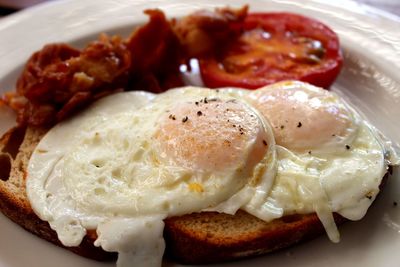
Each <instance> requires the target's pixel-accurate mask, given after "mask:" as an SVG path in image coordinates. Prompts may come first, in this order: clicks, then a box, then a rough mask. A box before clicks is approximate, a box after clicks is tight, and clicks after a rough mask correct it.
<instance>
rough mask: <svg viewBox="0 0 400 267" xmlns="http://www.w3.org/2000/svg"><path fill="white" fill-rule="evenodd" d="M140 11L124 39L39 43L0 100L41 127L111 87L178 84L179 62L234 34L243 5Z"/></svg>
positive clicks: (159, 87)
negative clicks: (138, 22)
mask: <svg viewBox="0 0 400 267" xmlns="http://www.w3.org/2000/svg"><path fill="white" fill-rule="evenodd" d="M145 13H146V14H147V15H149V17H150V20H149V22H148V23H147V24H145V25H143V26H141V27H139V28H137V29H136V30H135V31H134V32H133V34H132V35H131V36H130V37H129V38H128V39H126V40H123V39H122V38H121V37H118V36H114V37H108V36H106V35H104V34H102V35H101V36H100V38H99V40H97V41H94V42H91V43H89V44H88V46H87V47H85V48H84V49H83V50H81V51H80V50H78V49H75V48H73V47H71V46H69V45H67V44H50V45H46V46H44V47H43V48H42V49H41V50H40V51H38V52H36V53H34V54H33V55H32V56H31V57H30V59H29V60H28V62H27V64H26V66H25V68H24V70H23V72H22V74H21V76H20V78H19V79H18V81H17V86H16V92H12V93H6V94H5V95H3V97H2V101H1V102H3V103H6V104H7V105H9V106H10V107H12V108H13V109H14V110H16V111H17V113H18V116H17V118H18V122H19V123H21V124H30V125H46V124H53V123H56V122H58V121H60V120H63V119H65V118H67V117H68V116H70V115H71V114H72V113H74V112H76V111H77V110H79V109H80V108H82V107H84V106H86V105H88V104H89V103H90V102H92V101H94V100H96V99H98V98H99V97H101V96H104V95H107V94H110V93H113V92H115V91H121V90H146V91H150V92H155V93H158V92H162V91H165V90H167V89H169V88H172V87H177V86H182V85H183V81H182V79H181V77H180V72H179V66H180V64H182V63H183V62H185V61H186V60H187V59H189V58H190V57H193V56H197V55H200V54H202V53H210V51H213V50H214V49H216V48H217V44H218V47H220V46H221V43H222V44H223V43H225V42H228V41H229V39H230V38H233V37H234V36H237V35H238V33H239V32H240V29H241V27H240V23H241V22H242V21H243V19H244V17H245V16H246V14H247V7H243V8H241V9H237V10H234V9H229V8H223V9H217V10H216V11H215V12H209V11H199V12H196V13H194V14H192V15H189V16H187V17H185V18H182V19H179V20H173V21H172V22H170V21H168V20H167V19H166V17H165V15H164V13H163V12H162V11H160V10H156V9H155V10H146V11H145Z"/></svg>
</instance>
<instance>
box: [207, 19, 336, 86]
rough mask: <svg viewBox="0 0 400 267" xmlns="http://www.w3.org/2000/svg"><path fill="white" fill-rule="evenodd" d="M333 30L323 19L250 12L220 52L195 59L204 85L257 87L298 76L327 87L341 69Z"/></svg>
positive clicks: (299, 78)
mask: <svg viewBox="0 0 400 267" xmlns="http://www.w3.org/2000/svg"><path fill="white" fill-rule="evenodd" d="M341 65H342V56H341V53H340V49H339V41H338V38H337V36H336V34H335V33H334V32H333V31H332V30H330V29H329V28H328V27H327V26H325V25H323V24H322V23H320V22H318V21H315V20H313V19H310V18H306V17H303V16H301V15H297V14H291V13H260V14H258V13H253V14H249V15H248V16H247V18H246V20H245V22H244V32H243V34H242V35H241V36H240V37H239V38H238V39H237V40H235V41H234V42H232V43H231V44H229V45H227V46H226V49H224V50H223V52H221V53H219V54H216V55H211V56H207V57H204V58H200V70H201V75H202V78H203V81H204V83H205V85H207V86H208V87H213V88H214V87H222V86H235V87H243V88H250V89H251V88H259V87H261V86H264V85H267V84H271V83H275V82H277V81H282V80H301V81H305V82H309V83H311V84H314V85H317V86H320V87H324V88H328V87H329V86H330V85H331V84H332V83H333V81H334V80H335V79H336V76H337V75H338V74H339V72H340V68H341Z"/></svg>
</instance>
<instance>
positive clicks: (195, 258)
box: [0, 127, 345, 264]
mask: <svg viewBox="0 0 400 267" xmlns="http://www.w3.org/2000/svg"><path fill="white" fill-rule="evenodd" d="M47 130H48V129H46V128H39V127H28V128H24V127H15V128H13V129H11V130H9V131H8V132H7V133H6V134H5V135H4V136H3V137H2V138H1V139H0V210H1V211H2V212H3V213H4V214H5V215H6V216H7V217H9V218H10V219H11V220H12V221H14V222H15V223H17V224H19V225H20V226H21V227H23V228H25V229H26V230H28V231H30V232H32V233H33V234H35V235H37V236H39V237H41V238H43V239H45V240H47V241H50V242H52V243H54V244H56V245H58V246H61V247H64V246H63V245H62V244H61V243H60V241H59V240H58V238H57V234H56V233H55V231H53V230H52V229H51V228H50V226H49V224H48V223H47V222H44V221H42V220H40V219H39V218H38V217H37V216H36V215H35V213H34V212H33V210H32V208H31V206H30V204H29V200H28V199H27V195H26V190H25V178H26V169H27V165H28V162H29V158H30V156H31V154H32V152H33V150H34V149H35V147H36V145H37V144H38V142H39V141H40V139H41V138H42V137H43V135H44V134H45V133H46V132H47ZM334 217H335V221H336V223H338V224H339V223H342V222H344V221H345V219H344V218H343V217H341V216H339V215H337V214H334ZM324 232H325V230H324V228H323V226H322V224H321V222H320V221H319V219H318V217H317V216H316V215H315V214H309V215H291V216H286V217H283V218H281V219H277V220H274V221H272V222H268V223H267V222H264V221H262V220H260V219H258V218H256V217H254V216H252V215H249V214H248V213H246V212H243V211H239V212H238V213H237V214H236V215H227V214H220V213H215V212H202V213H194V214H188V215H184V216H180V217H172V218H168V219H166V220H165V230H164V236H165V240H166V243H167V255H168V256H170V257H172V258H173V259H175V260H177V261H179V262H181V263H187V264H201V263H212V262H222V261H230V260H234V259H238V258H244V257H250V256H255V255H260V254H264V253H267V252H271V251H274V250H277V249H281V248H285V247H289V246H291V245H293V244H295V243H298V242H301V241H305V240H308V239H311V238H313V237H315V236H317V235H320V234H322V233H324ZM95 239H96V233H94V232H91V233H89V234H88V235H87V236H86V237H85V239H84V240H83V242H82V244H81V245H80V246H79V247H64V248H66V249H68V250H70V251H72V252H75V253H77V254H79V255H82V256H84V257H88V258H91V259H95V260H100V261H105V260H110V259H114V258H115V256H116V254H115V253H109V252H105V251H103V250H102V249H101V248H97V247H95V246H94V245H93V242H94V240H95Z"/></svg>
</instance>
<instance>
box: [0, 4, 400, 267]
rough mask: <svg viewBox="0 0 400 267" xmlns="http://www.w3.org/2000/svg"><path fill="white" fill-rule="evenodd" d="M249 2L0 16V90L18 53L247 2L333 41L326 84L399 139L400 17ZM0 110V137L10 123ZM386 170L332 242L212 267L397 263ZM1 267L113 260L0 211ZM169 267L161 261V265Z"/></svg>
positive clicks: (69, 7) (88, 265)
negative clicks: (335, 57)
mask: <svg viewBox="0 0 400 267" xmlns="http://www.w3.org/2000/svg"><path fill="white" fill-rule="evenodd" d="M331 2H333V3H329V4H328V3H324V1H318V0H310V1H296V0H293V1H291V0H258V1H254V2H253V3H252V2H250V1H247V2H246V1H244V0H219V1H214V0H203V1H198V0H173V1H161V0H119V1H116V0H91V1H79V2H78V1H55V2H51V3H48V4H44V5H39V6H36V7H34V8H31V9H27V10H24V11H22V12H19V13H16V14H14V15H11V16H8V17H6V18H2V19H0V92H4V91H5V90H11V89H13V88H14V84H15V81H16V78H17V76H18V74H19V72H20V71H21V68H22V66H23V64H24V62H25V61H26V60H27V58H28V57H29V56H30V55H31V54H32V53H33V52H34V51H35V50H38V49H40V48H41V47H42V46H43V45H44V44H46V43H50V42H68V43H71V44H73V45H75V46H77V47H82V46H84V44H85V43H87V42H88V41H89V40H93V39H95V38H96V36H97V35H98V34H99V33H100V32H107V33H110V34H120V35H124V36H128V35H129V33H130V32H131V31H132V29H133V28H134V27H135V26H136V25H139V24H142V23H144V22H145V21H146V20H147V18H146V17H145V16H144V15H143V14H142V10H144V9H146V8H156V7H157V8H161V9H162V10H163V11H165V12H166V14H167V15H168V16H169V17H177V16H183V15H185V14H188V12H190V11H192V10H196V9H199V8H208V9H212V8H214V7H215V6H217V5H218V6H223V5H228V4H229V5H231V6H240V5H242V4H245V3H249V4H250V8H251V10H252V11H291V12H297V13H301V14H305V15H308V16H311V17H314V18H316V19H318V20H321V21H323V22H325V23H326V24H328V25H329V26H330V27H332V28H333V29H334V30H335V31H336V32H337V33H338V34H339V37H340V39H341V43H342V47H343V52H344V57H345V64H344V68H343V71H342V73H341V74H340V76H339V78H338V80H337V81H336V82H335V84H334V86H333V88H332V89H333V90H334V91H337V92H339V93H340V94H341V95H342V96H344V97H345V98H347V99H349V100H350V102H352V103H353V104H354V105H355V106H357V107H358V109H359V110H361V111H362V112H363V113H364V114H365V115H366V117H367V118H368V119H369V120H370V121H371V122H372V123H373V124H374V125H376V126H377V128H379V129H380V130H381V131H382V132H383V133H385V135H387V136H388V137H389V138H390V139H392V140H393V141H394V142H400V126H399V124H398V119H399V118H400V76H399V75H398V73H400V31H398V28H399V26H400V19H399V18H398V17H396V16H393V15H390V14H388V13H384V12H382V11H379V10H376V9H373V8H370V7H367V6H363V5H359V4H356V3H353V2H349V1H345V0H343V1H341V0H339V1H331ZM12 121H13V119H12V116H11V115H10V113H9V112H7V111H6V110H4V109H1V110H0V133H2V132H4V131H5V130H6V129H7V128H8V127H9V126H10V125H11V124H12ZM399 178H400V177H399V173H398V172H395V174H394V176H393V177H391V179H390V180H389V182H388V184H387V186H386V187H385V189H384V191H383V192H382V194H381V195H380V196H379V198H378V199H377V200H376V202H375V204H374V205H373V206H372V207H371V208H370V210H369V212H368V214H367V215H366V217H365V218H364V219H363V220H362V221H359V222H354V223H353V222H352V223H347V224H345V225H344V226H342V227H341V228H340V232H341V236H342V239H341V242H340V243H339V244H333V243H331V242H330V241H329V240H328V238H327V237H326V236H321V237H320V238H317V239H315V240H313V241H310V242H307V243H304V244H301V245H298V246H295V247H292V248H290V249H287V250H283V251H280V252H278V253H274V254H271V255H266V256H262V257H257V258H253V259H248V260H243V261H238V262H235V263H228V264H225V265H224V264H221V265H218V266H234V267H245V266H246V267H247V266H248V267H261V266H278V265H279V266H285V267H291V266H293V267H294V266H296V267H297V266H318V267H320V266H352V267H369V266H371V267H372V266H388V267H389V266H390V267H392V266H398V264H399V262H400V253H399V251H400V205H399V206H396V205H395V203H399V204H400V181H399ZM0 229H1V230H0V267H25V266H40V267H50V266H51V267H53V266H57V267H69V266H80V267H94V266H110V267H111V266H114V263H98V262H95V261H91V260H87V259H85V258H82V257H79V256H76V255H74V254H72V253H70V252H68V251H66V250H64V249H61V248H58V247H56V246H54V245H52V244H49V243H47V242H46V241H43V240H41V239H39V238H37V237H35V236H33V235H31V234H30V233H28V232H25V231H24V230H22V229H21V228H20V227H19V226H17V225H15V224H13V223H12V222H10V221H9V220H8V219H6V218H5V217H4V216H2V215H0ZM165 266H168V267H172V266H173V267H177V266H179V265H178V264H175V263H167V262H166V263H164V267H165ZM210 267H211V266H210Z"/></svg>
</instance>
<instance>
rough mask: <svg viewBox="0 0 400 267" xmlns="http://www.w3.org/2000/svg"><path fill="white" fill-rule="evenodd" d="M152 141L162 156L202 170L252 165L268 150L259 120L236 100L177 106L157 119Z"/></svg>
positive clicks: (198, 102) (202, 100) (209, 100)
mask: <svg viewBox="0 0 400 267" xmlns="http://www.w3.org/2000/svg"><path fill="white" fill-rule="evenodd" d="M154 138H155V140H156V142H158V144H159V147H160V150H161V156H162V157H164V158H167V159H168V160H170V161H171V162H173V163H174V164H177V165H180V166H185V167H188V168H195V169H200V170H203V171H222V170H225V169H236V168H240V167H243V166H244V164H245V165H246V167H252V166H255V164H257V163H258V162H259V161H260V160H261V159H262V158H263V157H264V155H265V153H266V151H267V149H268V143H267V141H266V140H267V133H266V131H265V128H264V126H263V124H262V122H261V120H260V118H259V117H258V116H257V114H256V113H255V112H253V111H252V110H251V109H250V108H248V107H247V106H246V105H245V104H243V103H240V102H238V101H236V100H230V101H222V100H219V99H207V98H204V99H201V100H200V99H199V101H197V102H190V103H188V102H185V103H179V104H177V105H176V106H174V107H173V108H172V109H170V110H168V111H166V112H165V114H163V116H162V117H161V118H160V121H159V129H158V130H157V132H156V134H155V136H154ZM249 164H250V165H252V166H248V165H249Z"/></svg>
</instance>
